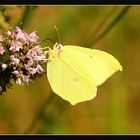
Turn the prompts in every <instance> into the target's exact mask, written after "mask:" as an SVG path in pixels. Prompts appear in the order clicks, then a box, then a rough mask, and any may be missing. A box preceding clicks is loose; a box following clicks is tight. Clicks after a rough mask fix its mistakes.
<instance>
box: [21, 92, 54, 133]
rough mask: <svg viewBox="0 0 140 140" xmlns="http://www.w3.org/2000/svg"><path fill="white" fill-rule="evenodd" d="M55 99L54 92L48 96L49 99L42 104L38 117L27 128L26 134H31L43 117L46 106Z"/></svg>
mask: <svg viewBox="0 0 140 140" xmlns="http://www.w3.org/2000/svg"><path fill="white" fill-rule="evenodd" d="M53 99H54V93H51V95H50V96H49V97H47V99H46V100H45V101H44V102H43V103H42V105H41V106H40V109H39V111H38V113H37V115H36V117H35V118H33V120H32V122H31V124H30V125H29V127H28V128H27V129H26V130H25V132H24V134H29V133H30V132H31V131H32V130H33V128H34V127H35V126H36V124H37V122H38V120H39V119H40V118H41V117H42V115H43V113H44V112H45V109H46V107H47V106H48V105H49V104H50V103H51V102H52V100H53Z"/></svg>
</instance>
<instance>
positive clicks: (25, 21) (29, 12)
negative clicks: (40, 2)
mask: <svg viewBox="0 0 140 140" xmlns="http://www.w3.org/2000/svg"><path fill="white" fill-rule="evenodd" d="M36 8H37V6H26V7H25V10H24V13H23V15H22V18H21V20H20V21H19V22H18V24H17V25H16V26H20V28H21V29H24V28H25V27H26V26H27V25H29V22H30V20H31V19H32V17H33V14H34V12H35V9H36Z"/></svg>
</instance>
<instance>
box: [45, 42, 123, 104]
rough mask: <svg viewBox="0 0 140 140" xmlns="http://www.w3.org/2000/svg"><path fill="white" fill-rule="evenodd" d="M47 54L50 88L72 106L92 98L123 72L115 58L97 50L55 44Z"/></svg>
mask: <svg viewBox="0 0 140 140" xmlns="http://www.w3.org/2000/svg"><path fill="white" fill-rule="evenodd" d="M48 55H49V57H48V63H47V77H48V81H49V83H50V85H51V88H52V90H53V91H54V92H55V93H56V94H57V95H59V96H60V97H62V98H63V99H65V100H67V101H69V102H70V103H71V104H72V105H75V104H77V103H79V102H83V101H87V100H91V99H93V98H94V97H95V96H96V93H97V86H99V85H101V84H102V83H103V82H104V81H105V80H106V79H107V78H109V77H110V76H111V75H113V74H114V73H115V72H117V71H119V70H120V71H122V66H121V65H120V63H119V62H118V61H117V60H116V59H115V58H114V57H113V56H112V55H110V54H108V53H106V52H104V51H100V50H96V49H90V48H84V47H80V46H73V45H65V46H63V45H61V44H60V43H56V44H55V45H54V47H53V50H51V49H50V50H49V52H48Z"/></svg>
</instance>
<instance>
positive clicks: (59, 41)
mask: <svg viewBox="0 0 140 140" xmlns="http://www.w3.org/2000/svg"><path fill="white" fill-rule="evenodd" d="M53 27H54V29H55V31H56V33H57V37H58V43H61V40H60V35H59V33H58V30H57V27H56V26H55V25H53Z"/></svg>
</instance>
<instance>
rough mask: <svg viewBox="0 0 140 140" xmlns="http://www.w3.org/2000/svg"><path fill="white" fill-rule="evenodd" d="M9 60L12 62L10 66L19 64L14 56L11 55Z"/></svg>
mask: <svg viewBox="0 0 140 140" xmlns="http://www.w3.org/2000/svg"><path fill="white" fill-rule="evenodd" d="M10 60H11V61H12V64H13V65H14V64H15V65H18V64H19V61H20V60H19V59H18V58H16V57H15V56H14V55H11V56H10Z"/></svg>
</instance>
